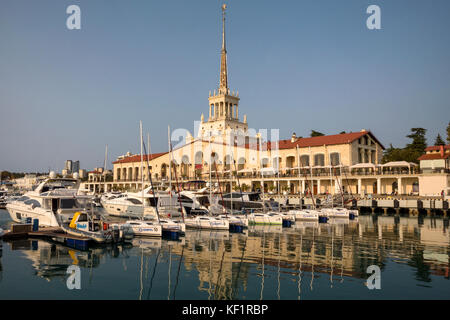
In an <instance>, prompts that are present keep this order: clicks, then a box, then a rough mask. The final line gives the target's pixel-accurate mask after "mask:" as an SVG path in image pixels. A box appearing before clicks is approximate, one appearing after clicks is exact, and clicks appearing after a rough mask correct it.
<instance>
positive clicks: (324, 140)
mask: <svg viewBox="0 0 450 320" xmlns="http://www.w3.org/2000/svg"><path fill="white" fill-rule="evenodd" d="M366 134H368V135H370V136H371V138H372V139H373V140H375V141H376V142H377V143H378V144H379V145H380V146H381V147H382V148H383V149H384V146H383V145H382V144H381V143H380V142H379V141H378V139H377V138H375V136H374V135H373V134H372V133H371V132H370V131H360V132H350V133H341V134H334V135H329V136H319V137H310V138H298V139H297V140H295V141H294V142H291V139H286V140H280V141H278V148H279V149H280V150H281V149H295V148H296V147H297V146H298V147H299V148H305V147H319V146H323V145H336V144H348V143H352V142H353V141H355V140H356V139H359V138H361V137H363V136H365V135H366ZM272 144H273V145H274V148H275V147H276V143H273V142H272V143H271V142H268V144H267V150H271V148H272ZM249 147H250V146H249V145H248V144H247V145H246V148H249ZM256 149H257V150H258V149H259V147H257V148H256ZM263 149H266V145H265V144H264V145H263Z"/></svg>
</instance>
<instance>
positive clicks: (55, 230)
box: [2, 224, 92, 250]
mask: <svg viewBox="0 0 450 320" xmlns="http://www.w3.org/2000/svg"><path fill="white" fill-rule="evenodd" d="M14 227H16V228H14ZM2 238H3V240H4V241H11V240H20V239H28V238H32V239H45V240H49V241H53V242H57V243H60V244H63V245H67V246H69V247H72V248H76V249H80V250H87V249H88V248H89V244H90V243H91V242H92V240H91V239H90V238H87V237H80V236H77V235H70V234H67V233H66V232H64V230H63V229H62V228H60V227H42V228H40V229H39V230H38V231H32V225H26V224H23V225H13V229H12V230H9V231H7V232H6V233H5V234H3V236H2Z"/></svg>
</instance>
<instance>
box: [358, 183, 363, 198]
mask: <svg viewBox="0 0 450 320" xmlns="http://www.w3.org/2000/svg"><path fill="white" fill-rule="evenodd" d="M358 193H359V194H360V195H362V194H363V193H362V186H361V179H358Z"/></svg>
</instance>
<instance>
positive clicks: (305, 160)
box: [300, 155, 309, 167]
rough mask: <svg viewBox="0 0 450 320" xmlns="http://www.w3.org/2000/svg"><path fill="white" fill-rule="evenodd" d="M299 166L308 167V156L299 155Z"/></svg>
mask: <svg viewBox="0 0 450 320" xmlns="http://www.w3.org/2000/svg"><path fill="white" fill-rule="evenodd" d="M300 166H301V167H309V156H308V155H303V156H301V157H300Z"/></svg>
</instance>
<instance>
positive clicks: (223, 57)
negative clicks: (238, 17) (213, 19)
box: [219, 4, 228, 94]
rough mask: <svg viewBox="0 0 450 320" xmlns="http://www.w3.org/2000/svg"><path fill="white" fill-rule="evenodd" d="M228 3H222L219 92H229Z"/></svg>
mask: <svg viewBox="0 0 450 320" xmlns="http://www.w3.org/2000/svg"><path fill="white" fill-rule="evenodd" d="M226 9H227V5H226V4H223V5H222V50H221V54H220V84H219V93H222V94H228V71H227V48H226V43H225V10H226Z"/></svg>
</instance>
